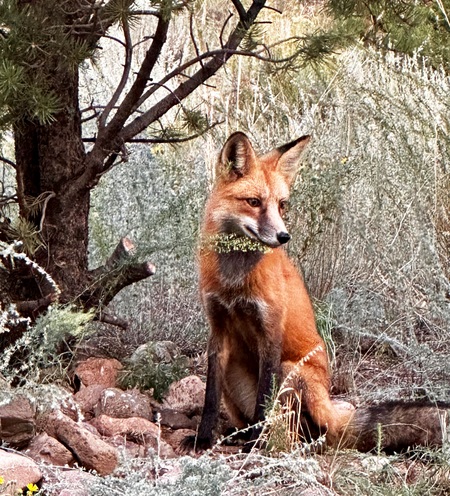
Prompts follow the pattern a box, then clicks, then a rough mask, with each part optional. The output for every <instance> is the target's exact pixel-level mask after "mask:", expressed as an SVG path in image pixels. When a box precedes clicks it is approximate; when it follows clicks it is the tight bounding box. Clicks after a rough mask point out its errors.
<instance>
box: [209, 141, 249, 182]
mask: <svg viewBox="0 0 450 496" xmlns="http://www.w3.org/2000/svg"><path fill="white" fill-rule="evenodd" d="M255 160H256V154H255V151H254V150H253V147H252V144H251V143H250V140H249V139H248V138H247V136H246V135H245V134H244V133H241V132H237V133H233V134H232V135H231V136H230V137H229V138H228V140H227V141H226V143H225V145H224V146H223V148H222V151H221V152H220V156H219V164H218V173H219V174H220V175H222V176H223V175H225V176H229V177H230V176H231V177H232V178H234V179H237V178H239V177H242V176H244V175H245V174H247V173H248V172H249V171H250V169H251V167H252V166H253V164H254V163H255Z"/></svg>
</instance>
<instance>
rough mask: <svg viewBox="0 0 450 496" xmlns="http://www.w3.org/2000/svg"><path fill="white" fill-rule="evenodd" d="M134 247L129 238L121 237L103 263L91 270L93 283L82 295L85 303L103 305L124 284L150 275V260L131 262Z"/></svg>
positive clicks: (151, 266)
mask: <svg viewBox="0 0 450 496" xmlns="http://www.w3.org/2000/svg"><path fill="white" fill-rule="evenodd" d="M134 252H135V247H134V244H133V242H132V241H131V240H130V239H129V238H122V239H121V240H120V242H119V244H118V245H117V246H116V249H115V250H114V252H113V253H112V255H111V256H110V257H109V259H108V260H107V261H106V263H105V265H103V266H101V267H98V268H96V269H94V270H93V271H91V273H90V274H91V277H92V280H93V285H92V287H91V288H89V289H88V290H87V291H86V292H85V294H84V295H83V296H82V300H83V302H84V304H85V305H87V306H90V303H91V302H92V301H94V302H98V301H100V302H101V303H102V305H103V306H107V305H108V303H109V302H110V301H111V300H112V299H113V298H114V296H115V295H116V294H117V293H118V292H119V291H120V290H121V289H123V288H125V287H126V286H129V285H130V284H133V283H135V282H138V281H141V280H143V279H146V278H147V277H150V276H152V275H153V274H154V273H155V272H156V269H155V266H154V265H153V264H152V263H150V262H137V263H133V262H132V259H133V255H134Z"/></svg>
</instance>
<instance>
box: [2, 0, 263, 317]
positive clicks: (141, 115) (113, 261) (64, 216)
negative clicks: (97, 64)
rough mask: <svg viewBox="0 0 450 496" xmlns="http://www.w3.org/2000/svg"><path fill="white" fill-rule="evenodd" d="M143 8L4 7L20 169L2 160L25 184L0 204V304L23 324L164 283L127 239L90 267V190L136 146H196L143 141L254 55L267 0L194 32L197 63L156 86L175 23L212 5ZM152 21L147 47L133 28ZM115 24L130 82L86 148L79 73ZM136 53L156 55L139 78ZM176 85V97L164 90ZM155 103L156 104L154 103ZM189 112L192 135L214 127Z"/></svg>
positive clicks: (236, 5) (153, 0)
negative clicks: (65, 307) (130, 288)
mask: <svg viewBox="0 0 450 496" xmlns="http://www.w3.org/2000/svg"><path fill="white" fill-rule="evenodd" d="M142 3H143V2H139V3H138V2H135V1H133V0H108V1H106V0H105V1H100V2H99V1H97V0H62V1H61V0H45V1H44V0H3V1H2V2H0V131H1V130H12V132H13V136H14V148H15V160H14V162H13V161H12V160H11V159H7V158H3V157H2V158H1V160H3V162H4V163H6V164H8V165H7V166H8V167H10V168H12V169H14V172H15V175H16V181H17V192H16V194H15V195H9V196H8V195H7V194H6V193H5V192H4V191H3V196H1V197H0V210H1V211H0V278H2V282H1V284H0V304H1V303H3V306H5V304H8V303H15V304H16V307H17V309H18V310H19V312H20V313H22V314H23V315H29V316H32V317H36V316H37V315H38V314H39V313H40V312H42V311H43V310H45V309H46V308H47V307H48V305H49V304H50V303H51V302H53V301H54V300H56V299H57V300H58V301H59V302H62V303H64V302H77V303H78V304H79V305H80V306H82V307H84V308H86V309H88V308H98V307H99V306H100V307H102V309H104V307H105V306H106V305H107V304H108V303H109V302H110V300H111V299H112V298H113V297H114V295H115V294H117V292H118V291H120V290H121V289H122V288H123V287H125V286H127V285H129V284H132V283H133V282H136V281H139V280H141V279H144V278H146V277H148V276H150V275H152V274H153V270H154V268H153V266H152V265H151V264H150V263H149V262H146V261H144V262H134V261H133V257H132V256H131V254H132V252H133V248H134V247H133V245H132V243H131V241H130V240H128V239H123V240H121V241H120V242H119V244H118V246H117V248H116V250H115V251H114V253H113V254H112V255H111V257H110V258H109V260H108V261H107V262H106V263H105V265H104V266H102V267H99V268H97V269H95V270H89V268H88V253H87V243H88V215H89V207H90V194H91V191H92V189H93V188H95V186H96V185H97V183H98V181H99V179H100V178H101V176H102V175H103V174H104V173H105V172H107V171H108V170H110V169H111V167H113V166H114V165H115V164H116V163H118V162H119V161H120V160H121V158H122V156H123V155H124V154H126V150H125V146H126V144H127V143H130V142H133V141H135V140H141V141H145V140H149V141H151V142H177V141H180V140H184V139H187V138H188V137H192V134H191V135H190V136H180V135H176V136H174V135H173V134H171V133H169V132H168V130H164V129H163V130H162V131H161V132H160V133H155V132H154V133H153V134H152V135H151V137H150V138H148V134H147V135H144V134H143V133H144V131H145V130H146V129H148V128H149V126H150V127H151V126H152V124H155V123H158V122H159V120H160V119H161V117H163V116H164V115H165V114H166V113H167V112H169V111H170V110H171V109H173V108H175V107H179V106H180V104H181V102H182V101H183V100H184V99H185V98H186V97H188V96H189V95H190V94H191V93H192V92H194V91H195V90H196V89H197V88H199V87H200V86H201V85H202V84H203V83H205V81H207V80H208V79H209V78H210V77H211V76H212V75H214V74H215V73H216V72H217V71H218V70H219V69H220V68H221V67H222V66H223V65H224V64H225V63H226V62H227V60H228V59H229V58H230V57H231V56H232V55H233V54H235V53H239V51H240V50H243V48H242V49H239V46H240V44H241V42H242V41H243V40H244V39H246V37H247V41H248V39H249V35H248V33H249V32H250V30H251V28H252V26H253V25H254V24H255V22H256V19H257V17H258V15H259V14H260V12H261V10H262V9H263V7H264V5H265V0H253V2H252V3H250V4H249V5H250V6H249V8H248V10H247V9H246V8H245V7H244V5H243V4H242V3H241V2H240V0H231V1H230V2H229V3H230V5H229V8H230V16H229V17H228V18H226V21H225V22H224V26H223V28H222V31H221V32H220V35H219V34H217V36H216V37H215V39H214V40H211V41H210V42H209V43H210V44H208V43H202V44H200V43H199V42H198V40H196V39H195V34H194V33H193V32H192V30H191V38H192V39H191V40H180V46H181V45H183V44H185V43H192V45H193V46H194V48H195V51H194V52H195V55H194V56H193V57H192V58H190V59H185V60H182V61H180V63H179V65H178V67H176V68H175V69H173V70H172V72H169V73H168V74H166V75H164V76H163V77H162V78H161V79H160V80H155V81H154V80H153V79H152V78H154V77H155V75H154V74H155V67H156V66H157V64H158V61H159V59H160V56H161V53H162V51H163V49H164V47H165V45H166V43H167V35H168V32H169V29H170V27H171V24H172V22H173V19H174V17H175V14H177V13H178V12H181V11H188V12H189V10H190V12H191V19H192V17H193V16H194V15H195V9H196V7H198V5H199V4H201V2H194V1H190V0H149V1H148V2H146V3H145V5H146V6H147V8H146V10H142V9H140V8H139V5H141V4H142ZM142 16H151V17H152V18H153V19H154V23H153V26H154V30H153V32H152V33H150V35H151V36H146V37H145V39H144V40H141V42H142V43H139V44H136V43H134V44H133V42H132V32H133V27H134V26H135V25H136V23H137V22H138V20H139V18H141V17H142ZM186 19H187V20H189V16H186ZM187 22H188V21H187ZM114 26H119V28H120V31H121V33H122V39H121V44H122V45H123V47H124V54H125V55H124V61H123V73H122V75H121V78H120V81H119V83H118V85H117V88H116V89H115V91H113V92H112V94H111V95H110V99H109V102H108V103H107V104H106V105H104V106H103V107H101V108H100V109H99V108H95V109H91V110H93V112H94V114H93V115H94V117H95V118H96V129H95V133H94V135H93V136H91V137H88V139H86V137H83V133H82V127H83V120H84V118H85V115H84V114H83V113H82V110H81V109H80V103H79V86H80V84H79V68H80V64H82V63H83V61H85V60H87V59H88V58H90V57H94V56H95V54H96V53H97V52H98V50H99V49H100V48H101V45H102V40H103V39H104V37H105V36H107V35H108V34H109V32H110V29H111V28H112V27H114ZM214 41H215V43H216V44H217V46H216V47H213V45H212V43H214ZM136 46H139V47H141V46H145V47H146V48H145V49H146V51H145V56H144V57H143V62H142V64H141V65H140V67H139V70H138V71H137V73H133V71H132V70H131V69H132V65H131V60H132V57H133V52H134V50H135V47H136ZM200 46H202V47H204V48H203V51H202V50H201V49H200ZM210 46H211V47H210ZM254 48H255V46H251V47H250V48H247V50H249V49H252V50H253V49H254ZM246 54H247V55H248V54H249V52H248V51H247V53H246ZM171 83H173V84H172V88H174V89H172V90H170V91H165V92H159V93H157V90H158V89H160V88H162V87H163V88H164V87H166V86H167V85H168V84H171ZM175 83H176V84H175ZM127 84H128V85H129V86H128V89H127V90H125V87H126V85H127ZM156 94H158V97H159V99H158V100H157V102H156V103H152V104H149V103H148V102H149V101H150V98H155V95H156ZM152 102H154V100H152ZM181 107H182V109H183V112H184V120H185V129H187V130H188V131H190V132H192V133H193V135H198V134H201V133H203V132H205V131H206V130H207V129H208V127H210V125H211V123H208V122H207V120H206V119H205V118H204V116H202V115H201V114H199V113H198V112H197V111H195V110H194V111H190V110H188V109H186V108H184V107H183V106H181ZM91 117H92V115H91ZM92 122H93V121H92V120H91V123H92ZM86 141H88V142H89V147H87V145H86ZM1 185H2V183H1V182H0V186H1ZM0 193H1V191H0ZM13 202H17V204H18V211H19V215H20V217H19V221H18V222H16V223H15V224H14V225H13V224H12V223H11V221H10V219H9V218H8V215H7V213H8V211H7V209H6V207H7V206H8V205H10V204H11V203H13ZM19 238H20V239H21V240H22V242H23V244H22V247H21V248H18V250H23V249H24V250H25V251H26V252H27V255H28V256H30V257H32V258H33V259H34V261H36V262H37V264H38V265H39V266H41V267H42V268H44V269H45V271H46V272H47V273H48V274H49V275H50V276H51V277H52V278H53V280H54V281H55V282H56V285H57V287H58V288H59V291H58V293H56V292H55V289H54V287H53V286H52V285H49V284H48V281H47V280H46V279H45V278H42V277H41V276H40V274H39V273H38V272H36V270H35V269H34V268H33V266H30V264H26V263H21V261H20V257H19V258H18V257H11V256H10V255H8V249H5V247H6V246H7V245H8V244H9V243H12V242H13V241H14V240H17V239H19ZM105 315H106V314H105V312H104V311H103V310H102V311H99V313H98V316H99V317H102V318H106V316H105Z"/></svg>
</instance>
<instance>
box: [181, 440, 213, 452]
mask: <svg viewBox="0 0 450 496" xmlns="http://www.w3.org/2000/svg"><path fill="white" fill-rule="evenodd" d="M211 446H212V439H211V438H200V437H197V436H186V437H185V438H184V439H183V441H181V443H180V446H179V448H178V450H177V451H178V452H179V453H180V454H182V455H187V454H189V453H193V452H196V453H201V452H202V451H206V450H207V449H209V448H211Z"/></svg>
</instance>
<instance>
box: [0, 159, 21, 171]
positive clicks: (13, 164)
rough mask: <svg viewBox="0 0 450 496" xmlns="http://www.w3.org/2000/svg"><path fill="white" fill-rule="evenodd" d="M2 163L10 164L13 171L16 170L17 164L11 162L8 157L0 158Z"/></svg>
mask: <svg viewBox="0 0 450 496" xmlns="http://www.w3.org/2000/svg"><path fill="white" fill-rule="evenodd" d="M0 162H4V163H5V164H8V165H10V166H11V167H12V168H13V169H16V168H17V167H16V164H15V163H14V162H13V161H12V160H9V158H6V157H0Z"/></svg>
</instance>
